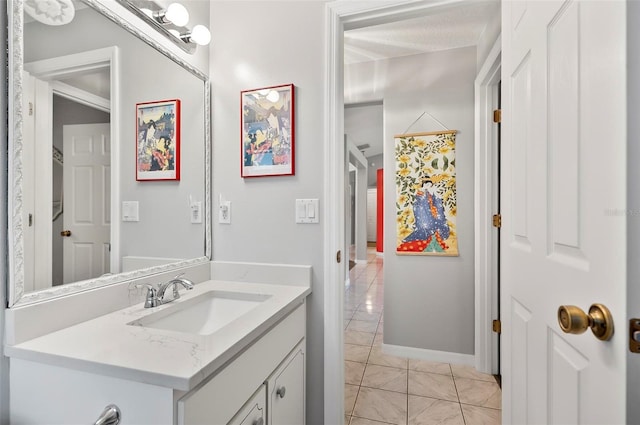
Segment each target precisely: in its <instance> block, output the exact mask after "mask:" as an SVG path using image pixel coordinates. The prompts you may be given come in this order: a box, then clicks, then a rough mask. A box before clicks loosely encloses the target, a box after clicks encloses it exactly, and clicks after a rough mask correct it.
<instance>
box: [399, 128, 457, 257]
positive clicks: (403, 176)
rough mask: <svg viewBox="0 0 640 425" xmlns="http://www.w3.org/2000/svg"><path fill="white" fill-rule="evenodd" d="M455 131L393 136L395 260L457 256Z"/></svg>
mask: <svg viewBox="0 0 640 425" xmlns="http://www.w3.org/2000/svg"><path fill="white" fill-rule="evenodd" d="M455 141H456V131H455V130H450V131H441V132H433V133H412V134H400V135H397V136H395V160H396V196H397V198H396V211H397V217H396V219H397V223H398V234H397V242H396V253H397V254H398V255H443V256H456V255H458V235H457V230H456V213H457V202H456V159H455Z"/></svg>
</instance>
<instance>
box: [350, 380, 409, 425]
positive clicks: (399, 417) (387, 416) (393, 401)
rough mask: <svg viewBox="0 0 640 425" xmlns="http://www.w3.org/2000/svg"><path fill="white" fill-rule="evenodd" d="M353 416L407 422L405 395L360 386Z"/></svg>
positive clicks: (389, 421)
mask: <svg viewBox="0 0 640 425" xmlns="http://www.w3.org/2000/svg"><path fill="white" fill-rule="evenodd" d="M353 416H357V417H359V418H365V419H372V420H374V421H381V422H387V423H390V424H397V425H405V424H406V423H407V395H406V394H400V393H395V392H392V391H384V390H376V389H373V388H365V387H361V388H360V392H359V393H358V399H357V400H356V407H355V408H354V409H353Z"/></svg>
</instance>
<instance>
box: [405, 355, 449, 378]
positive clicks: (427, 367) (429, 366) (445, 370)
mask: <svg viewBox="0 0 640 425" xmlns="http://www.w3.org/2000/svg"><path fill="white" fill-rule="evenodd" d="M409 369H411V370H417V371H418V372H427V373H438V374H440V375H451V366H450V365H449V363H438V362H430V361H427V360H416V359H409Z"/></svg>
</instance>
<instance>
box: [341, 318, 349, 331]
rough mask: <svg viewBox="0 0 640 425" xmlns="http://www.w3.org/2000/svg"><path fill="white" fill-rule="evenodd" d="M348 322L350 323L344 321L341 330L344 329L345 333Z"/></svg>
mask: <svg viewBox="0 0 640 425" xmlns="http://www.w3.org/2000/svg"><path fill="white" fill-rule="evenodd" d="M349 322H351V320H345V321H344V326H343V327H342V329H344V330H345V331H346V330H347V327H348V326H349Z"/></svg>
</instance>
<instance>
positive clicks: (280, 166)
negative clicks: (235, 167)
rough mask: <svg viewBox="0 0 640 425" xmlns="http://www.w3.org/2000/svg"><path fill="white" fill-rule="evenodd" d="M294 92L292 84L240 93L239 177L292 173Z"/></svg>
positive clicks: (293, 156)
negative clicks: (240, 147)
mask: <svg viewBox="0 0 640 425" xmlns="http://www.w3.org/2000/svg"><path fill="white" fill-rule="evenodd" d="M294 94H295V93H294V85H293V84H286V85H281V86H272V87H265V88H261V89H253V90H244V91H242V92H241V93H240V105H241V115H242V118H241V124H240V127H241V146H242V155H241V175H242V177H264V176H292V175H294V174H295V154H294V153H295V143H294V142H295V140H294V139H295V125H294Z"/></svg>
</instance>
